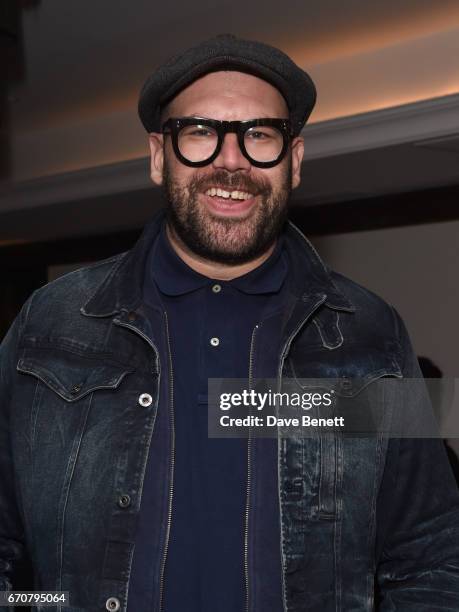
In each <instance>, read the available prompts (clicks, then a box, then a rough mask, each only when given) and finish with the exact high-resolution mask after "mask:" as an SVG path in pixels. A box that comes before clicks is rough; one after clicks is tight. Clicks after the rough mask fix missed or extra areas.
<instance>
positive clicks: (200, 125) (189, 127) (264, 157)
mask: <svg viewBox="0 0 459 612" xmlns="http://www.w3.org/2000/svg"><path fill="white" fill-rule="evenodd" d="M162 132H163V134H171V137H172V146H173V148H174V152H175V154H176V156H177V158H178V159H179V160H180V161H181V162H182V163H183V164H185V165H186V166H192V167H201V166H206V165H207V164H210V163H211V162H213V160H214V159H215V158H216V157H217V155H218V154H219V153H220V149H221V147H222V144H223V139H224V137H225V134H227V133H228V132H233V133H235V134H236V135H237V139H238V143H239V147H240V149H241V152H242V154H243V155H244V157H245V158H246V159H248V160H249V162H250V163H251V164H252V165H253V166H256V167H258V168H272V167H273V166H275V165H276V164H278V163H279V162H280V161H281V160H282V159H283V157H284V156H285V153H286V152H287V149H288V144H289V141H290V138H291V136H292V134H291V127H290V122H289V120H288V119H270V118H266V119H265V118H263V119H249V120H247V121H218V120H217V119H205V118H203V117H171V118H170V119H168V120H167V121H166V122H165V123H164V124H163V126H162Z"/></svg>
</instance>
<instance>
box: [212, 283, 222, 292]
mask: <svg viewBox="0 0 459 612" xmlns="http://www.w3.org/2000/svg"><path fill="white" fill-rule="evenodd" d="M221 290H222V286H221V285H213V286H212V291H213V292H214V293H220V291H221Z"/></svg>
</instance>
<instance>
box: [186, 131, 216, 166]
mask: <svg viewBox="0 0 459 612" xmlns="http://www.w3.org/2000/svg"><path fill="white" fill-rule="evenodd" d="M177 140H178V147H179V150H180V153H181V154H182V155H183V157H185V158H186V159H188V160H189V161H191V162H201V161H204V160H206V159H208V158H209V157H211V156H212V155H213V153H214V152H215V149H216V148H217V144H218V135H217V132H216V131H215V130H214V129H213V128H212V127H209V126H207V125H201V124H199V123H196V124H193V125H186V126H184V127H183V128H182V129H181V130H180V131H179V133H178V139H177Z"/></svg>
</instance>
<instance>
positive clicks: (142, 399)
mask: <svg viewBox="0 0 459 612" xmlns="http://www.w3.org/2000/svg"><path fill="white" fill-rule="evenodd" d="M152 402H153V398H152V397H151V395H150V394H149V393H142V395H139V404H140V405H141V406H143V407H144V408H147V407H148V406H151V404H152Z"/></svg>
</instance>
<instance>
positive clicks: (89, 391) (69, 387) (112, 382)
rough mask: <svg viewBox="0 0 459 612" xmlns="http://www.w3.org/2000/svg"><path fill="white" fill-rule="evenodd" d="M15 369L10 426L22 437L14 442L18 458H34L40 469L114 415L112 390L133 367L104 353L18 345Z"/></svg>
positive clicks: (55, 462)
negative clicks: (15, 392)
mask: <svg viewBox="0 0 459 612" xmlns="http://www.w3.org/2000/svg"><path fill="white" fill-rule="evenodd" d="M16 369H17V371H18V372H19V373H20V374H21V384H20V385H19V391H18V393H19V397H17V398H16V400H15V406H17V407H18V408H17V410H15V412H16V414H15V415H14V418H17V419H18V421H19V420H20V424H19V422H18V423H17V426H16V428H15V430H14V431H15V432H18V430H20V434H19V433H16V435H18V436H19V435H20V437H21V440H22V443H21V444H20V441H19V440H17V445H16V447H17V448H21V450H20V451H19V454H20V455H22V456H23V460H24V461H26V460H27V459H28V460H29V463H31V464H33V463H34V462H35V461H38V459H40V464H41V465H40V469H44V466H45V464H46V462H48V463H49V465H54V466H55V467H56V469H57V466H58V465H59V463H61V462H62V460H64V458H65V457H69V455H70V454H71V453H72V448H73V446H74V444H78V443H79V441H80V440H81V438H82V436H83V434H84V433H86V431H87V430H89V429H90V428H91V427H102V426H103V423H104V421H105V424H106V425H107V424H108V423H109V421H107V419H113V418H116V412H117V410H116V406H117V402H116V401H115V394H114V391H115V390H117V389H118V388H120V386H122V383H123V380H124V379H125V377H127V376H128V375H129V374H131V373H132V372H133V370H132V368H130V367H129V366H126V365H123V364H121V363H118V362H116V361H115V360H114V359H113V357H112V356H109V355H104V354H90V355H85V354H82V353H80V352H76V351H72V350H68V349H67V348H65V349H63V348H62V347H61V346H48V345H45V346H37V345H35V346H25V347H23V349H22V352H21V354H20V357H19V360H18V363H17V366H16ZM106 429H107V433H109V431H110V428H106ZM50 462H52V463H50Z"/></svg>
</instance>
